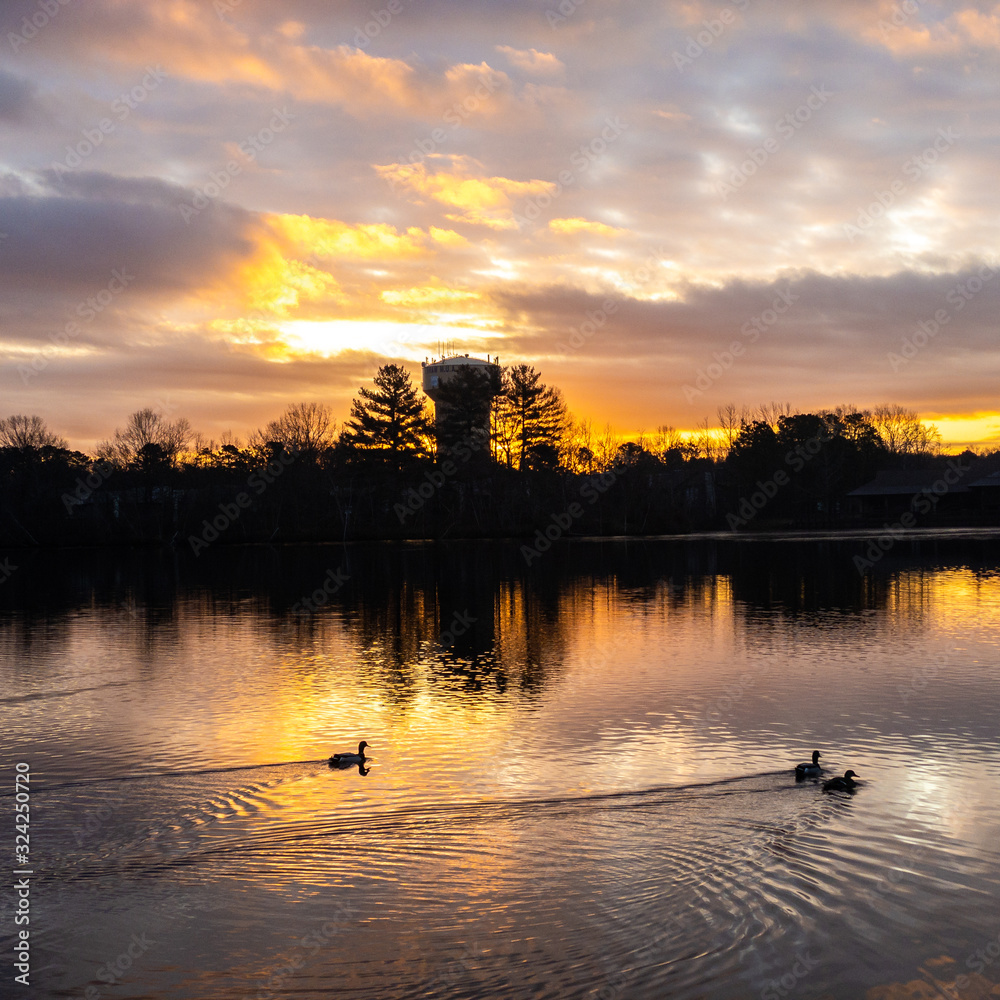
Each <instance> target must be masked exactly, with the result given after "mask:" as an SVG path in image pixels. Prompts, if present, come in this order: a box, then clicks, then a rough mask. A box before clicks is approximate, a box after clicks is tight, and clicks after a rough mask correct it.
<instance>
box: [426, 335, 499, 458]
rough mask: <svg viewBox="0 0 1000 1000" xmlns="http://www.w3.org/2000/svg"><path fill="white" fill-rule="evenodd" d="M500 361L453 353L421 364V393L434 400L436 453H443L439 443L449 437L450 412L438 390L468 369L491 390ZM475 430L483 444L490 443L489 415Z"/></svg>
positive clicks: (496, 381)
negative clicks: (479, 377)
mask: <svg viewBox="0 0 1000 1000" xmlns="http://www.w3.org/2000/svg"><path fill="white" fill-rule="evenodd" d="M499 360H500V359H499V358H490V357H489V355H487V357H486V360H485V361H484V360H483V359H482V358H472V357H469V355H468V354H455V355H451V356H449V357H445V358H440V359H438V360H436V361H435V360H432V361H424V362H423V365H422V368H423V377H422V384H423V390H424V392H425V393H426V394H427V395H428V396H429V397H430V398H431V399H432V400H434V426H435V431H436V433H437V438H438V452H439V453H441V452H442V451H443V450H444V449H443V448H442V444H441V442H442V441H443V440H444V439H446V438H447V437H448V436H449V435H448V433H447V431H448V427H447V425H448V419H449V411H450V409H451V407H450V406H449V405H448V403H447V402H446V400H445V398H444V393H443V392H442V391H441V390H442V389H443V388H444V387H445V386H447V385H448V383H449V382H450V381H451V380H452V379H454V378H455V377H456V376H457V375H458V374H459V373H460V372H463V371H469V370H473V371H477V372H479V373H480V374H481V376H482V378H483V383H484V385H486V386H491V387H492V386H495V385H498V384H499V379H500V364H499ZM492 396H493V392H492V391H490V398H492ZM474 430H475V431H477V432H478V434H479V435H480V436H482V437H483V439H484V440H485V441H488V440H489V436H490V427H489V415H488V413H487V414H486V416H485V420H484V423H483V425H482V426H481V427H477V428H474Z"/></svg>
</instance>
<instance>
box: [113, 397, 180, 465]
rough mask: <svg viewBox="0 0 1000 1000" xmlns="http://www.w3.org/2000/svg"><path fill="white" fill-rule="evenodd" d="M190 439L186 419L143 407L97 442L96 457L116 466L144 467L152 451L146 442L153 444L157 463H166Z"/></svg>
mask: <svg viewBox="0 0 1000 1000" xmlns="http://www.w3.org/2000/svg"><path fill="white" fill-rule="evenodd" d="M190 440H191V425H190V424H189V423H188V422H187V420H186V419H184V418H183V417H181V418H179V419H177V420H167V419H166V418H165V417H164V416H163V415H162V414H160V413H157V412H156V411H155V410H151V409H149V408H148V407H147V408H146V409H143V410H136V412H135V413H133V414H131V415H130V416H129V418H128V421H127V422H126V424H125V426H124V427H117V428H115V433H114V436H113V437H112V438H111V440H110V441H102V442H101V443H100V444H99V445H98V446H97V457H98V458H100V459H101V460H102V461H105V462H110V463H111V464H112V465H114V466H116V467H117V468H119V469H137V468H145V469H148V467H149V464H150V460H151V455H152V453H151V452H150V451H149V449H148V446H149V445H156V449H157V451H156V454H157V455H158V456H159V457H158V460H157V464H161V463H162V462H165V463H166V464H167V465H168V466H170V465H173V464H174V463H175V462H176V461H177V456H178V454H179V453H180V452H181V451H183V450H184V449H185V448H186V447H187V446H188V442H189V441H190ZM144 449H145V451H144Z"/></svg>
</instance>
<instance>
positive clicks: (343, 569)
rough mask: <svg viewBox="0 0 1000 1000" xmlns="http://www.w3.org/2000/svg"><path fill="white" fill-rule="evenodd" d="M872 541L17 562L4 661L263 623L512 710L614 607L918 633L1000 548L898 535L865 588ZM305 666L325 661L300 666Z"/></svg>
mask: <svg viewBox="0 0 1000 1000" xmlns="http://www.w3.org/2000/svg"><path fill="white" fill-rule="evenodd" d="M865 544H866V542H865V541H863V540H859V539H851V538H830V537H826V538H823V539H815V538H814V539H806V538H800V539H783V540H780V541H763V540H762V541H754V540H740V539H734V538H728V537H720V536H713V537H710V538H700V539H699V538H689V539H640V540H635V539H629V540H601V541H595V542H584V541H573V542H568V543H565V544H559V545H554V546H553V548H552V549H551V550H549V551H548V552H546V553H545V554H544V555H543V556H541V557H539V558H536V559H534V560H533V561H532V563H531V565H530V566H529V565H526V564H525V561H524V559H523V558H522V557H521V555H520V550H519V543H518V542H517V541H515V540H511V541H506V542H467V543H464V542H458V541H456V542H448V543H442V542H438V543H373V544H356V545H350V546H348V547H346V548H345V547H343V546H340V545H314V546H229V547H224V546H217V547H211V548H209V549H208V550H207V551H205V552H203V553H202V554H201V555H200V556H199V557H198V558H194V557H192V556H191V555H190V554H189V553H187V552H186V551H175V550H172V549H169V548H160V549H155V550H139V551H135V550H123V551H116V550H109V549H96V550H62V551H58V550H57V551H34V552H18V554H17V556H16V558H14V562H15V563H16V564H17V566H18V569H17V571H16V572H15V573H13V574H12V575H11V576H10V578H9V579H7V580H6V581H5V582H4V584H3V586H2V587H0V613H2V614H4V615H5V628H4V634H3V648H2V651H3V652H4V653H5V654H7V655H10V656H11V657H12V658H16V657H18V656H26V655H28V654H29V653H30V651H31V646H32V644H33V643H34V642H35V641H36V639H37V638H38V636H39V635H45V637H46V638H45V642H46V644H47V647H46V648H47V649H49V650H51V649H52V645H51V643H52V641H53V639H52V633H53V632H56V633H65V635H66V637H67V639H66V641H67V643H69V642H70V641H71V637H72V633H73V622H74V620H75V619H76V618H77V617H78V616H79V612H80V610H81V609H84V610H85V611H86V613H87V614H88V615H93V614H100V615H103V616H108V615H114V616H116V620H117V619H120V621H121V624H122V625H123V626H124V633H123V634H127V636H128V639H129V641H130V642H131V643H133V644H138V645H140V646H142V647H144V648H145V649H146V650H147V651H152V650H153V648H154V647H155V646H156V645H158V644H173V643H177V642H178V641H179V637H180V636H182V635H183V633H184V631H185V629H186V628H188V627H189V623H190V621H191V620H193V619H198V620H209V619H211V620H214V621H217V622H225V621H227V620H228V621H229V622H231V623H235V624H240V623H242V624H245V623H247V622H248V621H252V622H253V626H254V628H255V629H258V630H260V633H261V635H262V637H263V638H264V640H265V641H266V643H267V644H268V648H269V653H270V655H274V656H278V655H284V654H285V653H292V654H294V655H293V659H295V660H296V663H298V661H299V660H300V659H301V657H300V656H299V654H300V653H301V651H302V650H303V649H305V648H314V649H316V650H317V651H318V652H321V653H324V654H325V655H333V654H334V653H336V655H338V656H341V657H343V656H344V655H347V656H348V658H349V659H350V660H351V661H352V662H356V663H359V664H360V669H362V670H364V671H365V672H366V675H367V676H368V678H369V679H370V682H371V683H372V684H373V685H376V686H378V687H379V688H380V689H382V690H383V693H384V694H385V696H386V697H388V698H389V699H390V700H394V701H396V702H398V703H401V704H402V703H409V702H411V701H412V700H413V698H414V697H415V695H416V693H417V691H418V689H419V687H420V685H421V684H426V683H427V679H429V680H430V683H431V684H432V685H433V686H434V688H435V689H436V690H440V691H442V692H443V691H447V692H448V693H449V694H453V695H455V696H460V697H468V696H475V697H490V698H502V699H508V700H509V699H511V698H513V697H517V696H520V697H524V696H528V697H530V696H532V695H533V694H536V693H538V692H540V691H541V690H542V689H543V688H544V687H545V686H546V685H548V684H550V683H551V681H552V680H553V679H554V678H555V677H558V676H559V675H560V674H561V673H562V671H563V668H564V664H565V663H566V661H567V658H568V657H569V656H570V655H571V654H570V651H571V650H572V649H573V648H574V639H575V637H574V636H573V635H572V634H570V631H569V629H570V627H571V626H570V624H569V623H571V622H573V621H580V620H587V618H588V617H593V615H595V614H597V613H598V612H599V611H600V612H601V613H602V615H603V613H604V611H603V609H604V608H605V606H606V605H608V604H615V605H617V606H618V607H620V608H626V609H629V610H630V613H634V615H635V617H630V619H629V621H630V625H629V627H633V626H634V627H641V622H642V616H643V615H669V614H670V613H671V612H673V611H677V610H683V609H685V608H693V607H698V608H703V609H707V610H709V611H712V612H713V613H719V614H724V613H725V614H728V613H730V612H729V608H730V606H731V608H732V613H734V614H735V615H736V617H737V620H739V621H744V622H745V623H747V624H752V623H753V622H754V621H757V620H758V619H760V618H761V617H762V616H761V614H760V612H761V611H770V610H773V609H774V608H779V607H780V608H781V609H782V610H783V611H784V612H785V614H784V615H783V616H782V618H783V620H784V621H786V622H787V621H789V620H792V619H794V620H795V621H796V622H797V623H798V624H800V625H801V624H807V625H808V624H814V625H817V626H822V627H824V628H829V627H831V624H832V623H833V624H835V622H832V619H835V618H836V616H837V614H841V613H842V614H843V617H844V620H845V622H846V621H848V620H849V621H850V622H853V623H855V624H856V623H857V620H858V618H857V614H858V613H859V612H876V614H875V615H873V616H872V624H873V627H875V626H876V625H878V623H880V622H881V621H882V620H883V618H884V615H883V614H881V612H885V611H891V612H892V615H893V616H894V617H895V618H896V619H898V617H899V615H900V613H901V608H903V609H905V613H906V614H907V615H909V616H910V617H911V618H912V620H913V621H914V622H917V621H919V620H920V617H921V615H923V614H925V613H926V609H927V607H928V601H929V600H930V590H929V588H930V587H931V586H932V584H933V583H934V581H935V580H936V579H937V578H938V575H939V573H940V572H941V571H943V570H946V569H948V568H963V569H966V568H967V569H971V570H972V571H973V573H974V574H976V575H977V576H978V575H981V574H985V573H987V572H988V571H989V568H990V567H991V566H995V562H996V552H997V549H998V544H1000V543H998V542H997V541H995V540H988V539H986V540H984V539H983V538H971V537H970V538H948V537H945V536H939V537H936V538H927V537H925V538H923V539H922V540H920V541H919V542H918V541H913V540H907V541H900V542H898V543H897V544H896V546H895V547H894V548H893V550H892V551H891V552H890V553H888V554H887V556H886V558H885V559H884V560H883V561H882V562H881V563H880V564H879V570H878V572H875V573H869V574H867V575H865V576H862V575H860V574H859V573H858V572H857V570H856V569H855V567H854V564H853V555H854V554H855V553H856V551H858V548H859V546H860V547H863V546H864V545H865ZM331 581H332V584H331ZM324 588H325V589H324ZM763 618H764V619H766V620H769V621H772V622H774V621H778V623H779V624H780V620H778V619H774V617H773V616H768V615H764V616H763ZM40 623H44V624H45V626H46V628H45V629H42V630H39V628H38V625H39V624H40ZM200 627H201V626H199V628H200ZM752 631H754V634H755V635H758V636H759V629H757V628H754V629H752ZM345 642H346V649H345V648H344V644H345ZM66 655H67V657H70V656H71V651H70V649H69V646H67V653H66ZM73 655H76V654H73ZM574 655H575V654H574ZM296 669H299V670H303V671H305V670H307V669H308V670H313V669H316V667H315V664H314V663H313V662H311V661H310V662H309V663H308V664H306V663H305V662H304V661H303V662H302V663H299V664H298V666H297V667H296Z"/></svg>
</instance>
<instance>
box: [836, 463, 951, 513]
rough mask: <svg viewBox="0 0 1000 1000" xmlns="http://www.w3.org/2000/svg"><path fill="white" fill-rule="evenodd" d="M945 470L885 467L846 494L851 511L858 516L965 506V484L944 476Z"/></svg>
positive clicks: (943, 509) (940, 510)
mask: <svg viewBox="0 0 1000 1000" xmlns="http://www.w3.org/2000/svg"><path fill="white" fill-rule="evenodd" d="M947 471H948V470H946V469H942V468H933V469H888V470H882V471H880V472H877V473H876V474H875V478H874V479H873V480H872V481H871V482H869V483H865V485H864V486H859V487H858V488H857V489H856V490H851V492H850V493H848V494H847V496H848V501H849V503H850V507H851V512H852V513H853V514H855V515H862V516H874V517H882V516H890V515H892V516H894V515H898V514H899V513H901V512H905V511H915V512H917V513H921V514H923V513H929V512H930V511H934V512H935V513H943V512H945V511H954V510H959V509H964V508H967V507H968V498H969V487H968V486H966V485H965V484H964V483H962V482H954V481H951V480H950V479H945V478H944V473H945V472H947Z"/></svg>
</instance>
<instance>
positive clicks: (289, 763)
mask: <svg viewBox="0 0 1000 1000" xmlns="http://www.w3.org/2000/svg"><path fill="white" fill-rule="evenodd" d="M327 760H328V758H326V757H321V758H320V759H319V760H279V761H277V762H276V763H273V764H237V765H234V766H233V767H206V768H202V769H201V770H196V771H143V772H142V774H121V775H117V776H115V777H111V778H93V779H91V780H89V781H64V782H60V783H59V784H57V785H43V784H33V785H32V788H31V794H32V795H41V794H42V793H44V792H56V791H60V790H61V789H64V788H96V787H100V786H102V785H114V784H118V783H120V782H123V781H146V780H150V779H152V778H192V777H204V776H205V775H206V774H231V773H233V772H235V771H262V770H264V769H267V768H277V767H297V766H300V765H303V764H325V763H326V762H327ZM14 794H15V793H14V792H0V799H6V798H11V797H12V796H13V795H14Z"/></svg>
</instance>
